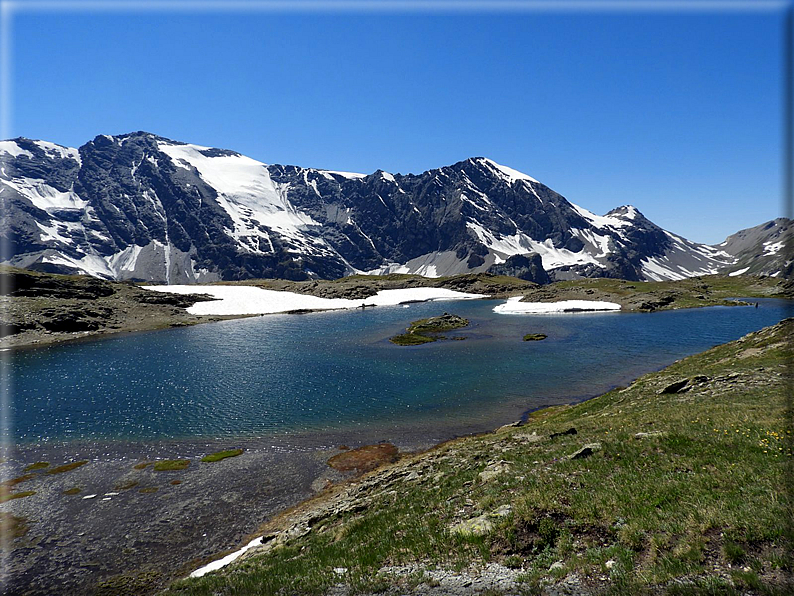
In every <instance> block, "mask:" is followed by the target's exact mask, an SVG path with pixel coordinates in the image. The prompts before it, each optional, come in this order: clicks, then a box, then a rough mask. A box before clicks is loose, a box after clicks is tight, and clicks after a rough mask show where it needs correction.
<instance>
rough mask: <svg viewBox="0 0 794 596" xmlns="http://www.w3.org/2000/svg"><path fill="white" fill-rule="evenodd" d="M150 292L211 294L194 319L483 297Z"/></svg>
mask: <svg viewBox="0 0 794 596" xmlns="http://www.w3.org/2000/svg"><path fill="white" fill-rule="evenodd" d="M145 289H147V290H154V291H156V292H170V293H173V294H209V295H211V296H213V297H214V298H217V300H213V301H211V302H198V303H196V304H194V305H193V306H191V307H190V308H188V309H187V311H188V312H189V313H190V314H193V315H264V314H274V313H283V312H289V311H291V310H304V309H305V310H336V309H353V308H361V307H362V306H364V305H366V306H396V305H398V304H404V303H406V302H426V301H435V300H474V299H477V298H486V297H487V296H484V295H482V294H468V293H465V292H456V291H455V290H447V289H445V288H405V289H402V290H381V291H380V292H378V293H377V294H376V295H375V296H371V297H369V298H366V299H363V300H348V299H346V298H318V297H317V296H309V295H307V294H297V293H295V292H279V291H276V290H265V289H262V288H257V287H254V286H192V285H174V286H145Z"/></svg>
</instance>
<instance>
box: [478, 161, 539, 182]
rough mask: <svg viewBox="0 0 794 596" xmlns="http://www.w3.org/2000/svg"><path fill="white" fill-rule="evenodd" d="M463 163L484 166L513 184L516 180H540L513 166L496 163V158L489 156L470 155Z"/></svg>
mask: <svg viewBox="0 0 794 596" xmlns="http://www.w3.org/2000/svg"><path fill="white" fill-rule="evenodd" d="M463 163H470V164H473V165H475V166H478V167H484V168H486V169H488V170H490V171H491V172H493V173H495V174H497V175H498V176H499V177H501V178H503V179H505V180H507V181H508V182H510V183H511V184H512V183H513V182H516V181H517V180H528V181H529V182H538V181H537V180H535V179H534V178H533V177H532V176H529V175H527V174H524V173H523V172H519V171H518V170H515V169H513V168H510V167H508V166H503V165H502V164H499V163H496V162H495V161H494V160H492V159H490V158H488V157H470V158H469V159H467V160H466V161H465V162H463Z"/></svg>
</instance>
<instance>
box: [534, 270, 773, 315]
mask: <svg viewBox="0 0 794 596" xmlns="http://www.w3.org/2000/svg"><path fill="white" fill-rule="evenodd" d="M782 283H783V282H782V280H778V279H775V278H769V277H767V278H759V277H755V276H741V275H739V276H735V277H730V276H727V275H706V276H702V277H693V278H688V279H683V280H677V281H626V280H621V279H607V278H597V279H577V280H571V281H560V282H556V283H553V284H550V285H547V286H543V287H542V288H539V289H538V290H536V291H530V292H528V298H526V299H527V300H534V299H535V298H533V292H538V293H540V294H542V296H541V297H540V298H541V299H544V300H546V299H549V300H563V299H586V300H608V301H612V302H617V303H619V304H621V305H622V307H623V309H624V310H669V309H675V308H695V307H702V306H715V305H725V306H730V305H736V302H734V301H731V300H729V299H731V298H769V297H774V296H781V297H785V296H786V295H787V292H788V290H786V289H785V287H784V286H783V285H782Z"/></svg>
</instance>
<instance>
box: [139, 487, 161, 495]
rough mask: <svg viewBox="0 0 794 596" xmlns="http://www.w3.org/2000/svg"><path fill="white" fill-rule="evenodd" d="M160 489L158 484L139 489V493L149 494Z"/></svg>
mask: <svg viewBox="0 0 794 596" xmlns="http://www.w3.org/2000/svg"><path fill="white" fill-rule="evenodd" d="M158 490H159V489H158V488H157V487H156V486H147V487H146V488H141V489H139V490H138V492H139V493H143V494H149V493H156V492H157V491H158Z"/></svg>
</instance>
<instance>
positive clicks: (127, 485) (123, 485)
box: [113, 480, 140, 490]
mask: <svg viewBox="0 0 794 596" xmlns="http://www.w3.org/2000/svg"><path fill="white" fill-rule="evenodd" d="M138 484H140V483H139V482H138V481H137V480H125V481H123V482H119V483H118V484H116V486H114V487H113V488H114V489H115V490H129V489H131V488H135V487H136V486H138Z"/></svg>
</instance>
